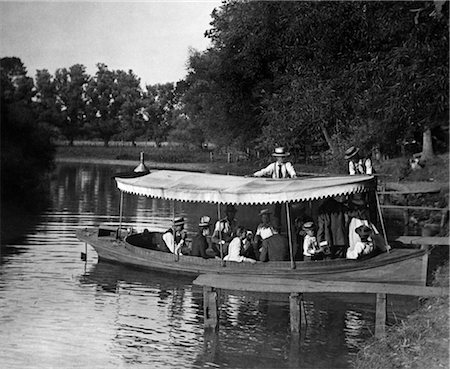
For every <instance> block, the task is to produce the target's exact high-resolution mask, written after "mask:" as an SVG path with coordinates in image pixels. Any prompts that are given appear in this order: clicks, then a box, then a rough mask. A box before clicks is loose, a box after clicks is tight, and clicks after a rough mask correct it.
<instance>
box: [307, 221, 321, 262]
mask: <svg viewBox="0 0 450 369" xmlns="http://www.w3.org/2000/svg"><path fill="white" fill-rule="evenodd" d="M303 230H304V231H305V233H306V234H305V237H304V239H303V259H304V260H305V261H308V260H322V259H323V258H324V254H323V250H322V248H321V247H320V246H319V243H318V242H317V238H316V230H315V225H314V223H313V222H306V223H305V224H303Z"/></svg>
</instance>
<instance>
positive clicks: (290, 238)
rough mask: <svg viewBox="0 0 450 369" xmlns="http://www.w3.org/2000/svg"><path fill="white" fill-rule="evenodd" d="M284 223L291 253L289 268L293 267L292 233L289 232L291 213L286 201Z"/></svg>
mask: <svg viewBox="0 0 450 369" xmlns="http://www.w3.org/2000/svg"><path fill="white" fill-rule="evenodd" d="M286 223H287V232H288V240H289V253H290V255H291V269H295V260H294V247H293V245H292V234H291V214H290V211H289V203H288V202H286Z"/></svg>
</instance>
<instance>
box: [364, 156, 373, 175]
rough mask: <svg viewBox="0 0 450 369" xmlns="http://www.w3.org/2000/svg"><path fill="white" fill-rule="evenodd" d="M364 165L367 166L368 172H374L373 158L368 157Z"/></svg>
mask: <svg viewBox="0 0 450 369" xmlns="http://www.w3.org/2000/svg"><path fill="white" fill-rule="evenodd" d="M364 165H365V167H366V174H373V168H372V160H370V159H366V162H365V163H364Z"/></svg>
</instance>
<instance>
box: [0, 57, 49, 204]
mask: <svg viewBox="0 0 450 369" xmlns="http://www.w3.org/2000/svg"><path fill="white" fill-rule="evenodd" d="M0 71H1V85H0V86H1V87H0V88H1V90H0V91H1V101H0V107H1V147H2V155H1V173H2V175H1V191H2V200H7V199H11V198H13V199H15V200H23V199H24V198H29V195H30V194H32V193H34V192H35V191H36V190H38V189H43V188H45V185H44V183H45V182H44V179H45V177H46V175H47V173H48V171H49V170H50V169H51V168H52V165H53V157H54V151H55V147H54V145H53V143H52V141H51V134H50V132H49V131H48V129H47V127H44V126H42V125H41V124H39V122H38V121H37V119H36V117H37V114H36V111H35V109H34V108H35V105H34V104H33V102H32V97H33V96H34V92H33V87H34V86H33V80H32V78H30V77H28V76H27V71H26V68H25V66H24V65H23V63H22V61H21V60H20V59H19V58H15V57H13V58H2V59H0Z"/></svg>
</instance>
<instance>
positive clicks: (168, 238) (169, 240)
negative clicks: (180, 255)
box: [162, 232, 184, 254]
mask: <svg viewBox="0 0 450 369" xmlns="http://www.w3.org/2000/svg"><path fill="white" fill-rule="evenodd" d="M162 239H163V240H164V242H165V244H166V246H167V247H168V248H169V250H170V252H171V253H173V254H175V253H177V252H178V251H179V250H180V248H181V246H183V244H184V240H181V241H180V242H179V243H178V245H176V246H175V241H174V239H173V234H172V233H171V232H166V233H164V234H163V236H162Z"/></svg>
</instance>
